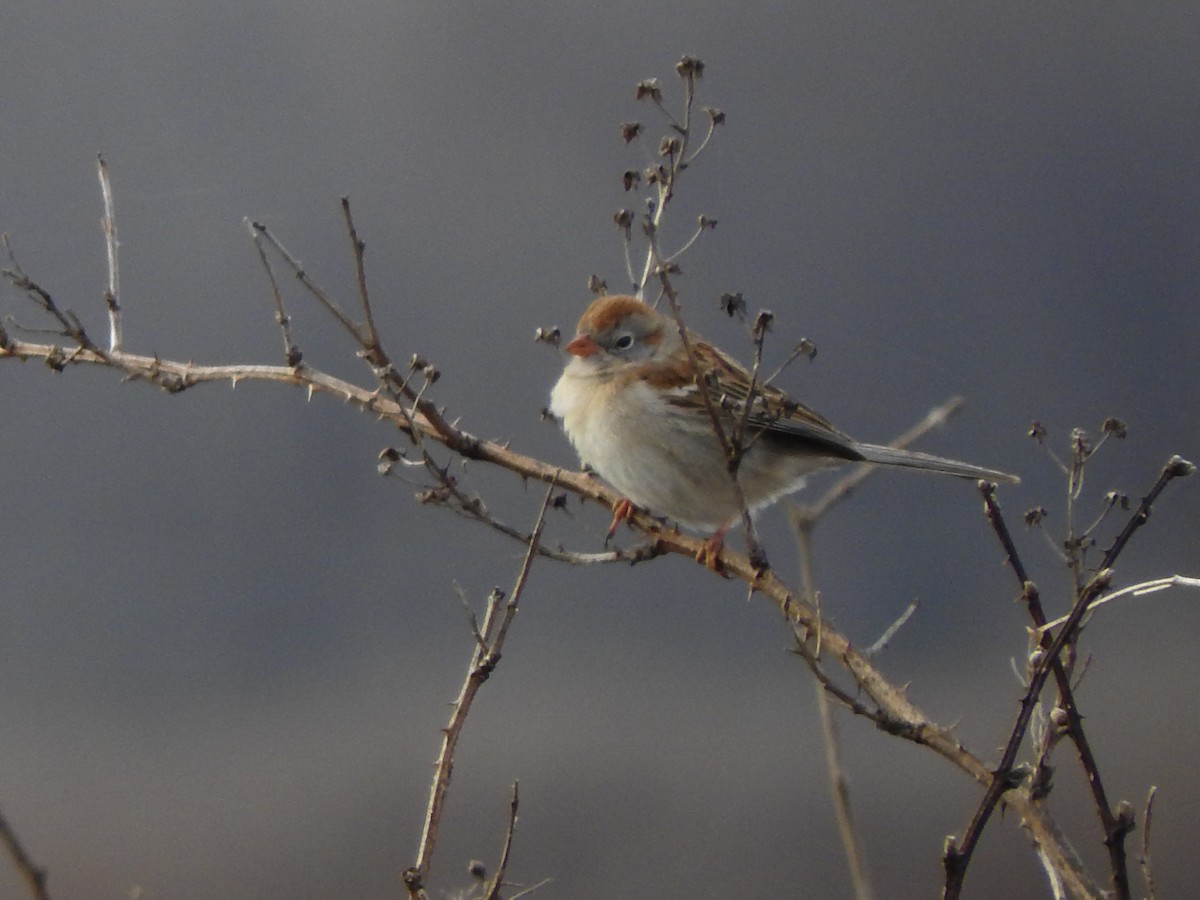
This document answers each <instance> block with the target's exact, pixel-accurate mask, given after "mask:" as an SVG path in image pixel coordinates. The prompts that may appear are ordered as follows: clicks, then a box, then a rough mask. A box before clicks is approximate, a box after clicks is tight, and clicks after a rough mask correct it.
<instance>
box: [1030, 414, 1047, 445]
mask: <svg viewBox="0 0 1200 900" xmlns="http://www.w3.org/2000/svg"><path fill="white" fill-rule="evenodd" d="M1026 434H1028V435H1029V437H1031V438H1033V439H1034V440H1035V441H1037V442H1038V443H1039V444H1040V443H1042V441H1044V440H1046V426H1045V425H1043V424H1042V423H1041V422H1039V421H1038V420H1037V419H1034V420H1033V421H1032V422H1030V423H1029V431H1027V432H1026Z"/></svg>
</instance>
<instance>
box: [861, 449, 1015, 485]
mask: <svg viewBox="0 0 1200 900" xmlns="http://www.w3.org/2000/svg"><path fill="white" fill-rule="evenodd" d="M854 449H855V450H857V451H858V452H859V453H861V454H862V457H863V460H864V461H866V462H869V463H877V464H878V465H881V466H904V467H906V468H909V469H924V470H925V471H927V472H940V473H942V474H943V475H957V476H958V477H959V478H983V479H986V480H987V481H1007V482H1009V483H1010V484H1016V483H1017V482H1019V481H1020V480H1021V479H1020V478H1018V477H1017V476H1016V475H1009V474H1008V473H1007V472H998V471H996V470H995V469H985V468H984V467H983V466H973V465H971V464H970V463H965V462H959V461H958V460H957V459H944V458H943V457H940V456H932V455H931V454H929V453H920V452H918V451H916V450H897V449H896V448H894V447H880V446H878V445H877V444H855V445H854Z"/></svg>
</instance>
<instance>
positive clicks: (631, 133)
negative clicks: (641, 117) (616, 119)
mask: <svg viewBox="0 0 1200 900" xmlns="http://www.w3.org/2000/svg"><path fill="white" fill-rule="evenodd" d="M641 133H642V123H641V122H622V123H621V140H622V141H624V142H625V143H626V144H628V143H629V142H631V141H632V140H633V139H634V138H636V137H637V136H638V135H639V134H641Z"/></svg>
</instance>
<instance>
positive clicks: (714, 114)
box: [704, 106, 725, 125]
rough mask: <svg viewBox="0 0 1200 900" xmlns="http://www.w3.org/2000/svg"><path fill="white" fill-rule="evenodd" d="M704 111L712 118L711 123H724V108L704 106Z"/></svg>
mask: <svg viewBox="0 0 1200 900" xmlns="http://www.w3.org/2000/svg"><path fill="white" fill-rule="evenodd" d="M704 112H705V114H706V115H707V116H708V118H709V119H710V120H712V123H713V124H714V125H724V124H725V112H724V110H720V109H717V108H716V107H715V106H706V107H704Z"/></svg>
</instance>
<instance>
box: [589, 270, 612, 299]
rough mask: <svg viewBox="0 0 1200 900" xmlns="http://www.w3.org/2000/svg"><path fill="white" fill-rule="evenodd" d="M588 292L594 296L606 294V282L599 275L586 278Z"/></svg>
mask: <svg viewBox="0 0 1200 900" xmlns="http://www.w3.org/2000/svg"><path fill="white" fill-rule="evenodd" d="M588 290H589V291H590V292H591V293H593V294H596V295H601V294H607V293H608V282H607V281H605V280H604V279H603V278H601V277H600V276H599V275H589V276H588Z"/></svg>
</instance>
